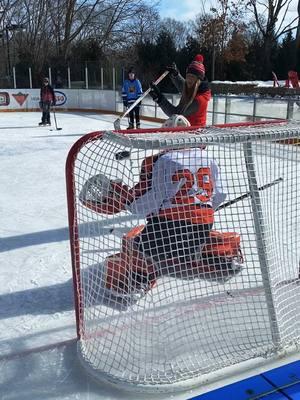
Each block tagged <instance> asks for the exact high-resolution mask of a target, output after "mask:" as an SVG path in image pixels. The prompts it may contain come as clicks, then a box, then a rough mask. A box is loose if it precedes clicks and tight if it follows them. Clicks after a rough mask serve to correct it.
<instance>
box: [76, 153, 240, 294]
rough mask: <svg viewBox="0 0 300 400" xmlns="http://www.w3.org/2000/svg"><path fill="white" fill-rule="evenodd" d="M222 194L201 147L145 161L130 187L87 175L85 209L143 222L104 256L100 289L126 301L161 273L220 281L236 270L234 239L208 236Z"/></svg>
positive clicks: (147, 287)
mask: <svg viewBox="0 0 300 400" xmlns="http://www.w3.org/2000/svg"><path fill="white" fill-rule="evenodd" d="M225 197H226V194H225V193H224V192H223V189H222V182H221V178H220V170H219V167H218V165H217V163H216V162H215V161H214V160H213V159H211V158H210V157H209V154H208V152H207V151H206V150H204V149H201V148H189V149H179V150H169V151H166V152H161V153H158V154H156V155H153V156H149V157H146V158H145V159H144V161H143V163H142V167H141V173H140V180H139V182H138V183H137V184H136V185H135V186H134V187H133V188H131V189H130V188H128V187H127V186H126V185H123V184H122V183H120V182H118V181H111V180H109V179H108V178H106V177H105V176H104V175H101V174H100V175H97V176H95V177H93V178H90V179H89V180H88V181H87V182H86V183H85V185H84V187H83V188H82V190H81V193H80V200H81V202H82V203H83V204H84V205H85V206H86V207H88V208H90V209H92V210H94V211H96V212H98V213H104V214H116V213H118V212H120V211H122V210H128V211H130V212H131V213H133V214H134V215H137V216H138V217H140V218H145V219H146V221H147V223H146V225H145V226H140V227H136V228H134V229H133V230H131V231H130V232H128V233H127V234H126V235H125V236H124V237H123V240H122V250H121V253H118V254H116V255H113V256H110V257H108V258H107V259H106V262H105V268H106V281H105V286H106V288H107V289H110V290H112V291H113V292H114V294H116V295H124V296H132V295H133V294H137V293H142V294H145V293H146V292H147V291H149V290H150V289H151V288H152V287H153V286H154V285H155V283H156V281H157V278H159V277H161V276H164V275H169V276H170V275H171V276H175V277H180V278H193V279H194V278H200V279H217V280H219V281H220V282H225V281H226V280H228V279H230V278H231V277H232V276H234V275H235V274H237V273H238V272H240V270H241V263H242V255H241V250H240V238H239V235H237V234H236V233H220V232H216V231H212V227H213V223H214V210H215V209H216V208H217V207H218V206H219V205H220V204H221V203H222V202H223V201H224V199H225Z"/></svg>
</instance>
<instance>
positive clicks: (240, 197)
mask: <svg viewBox="0 0 300 400" xmlns="http://www.w3.org/2000/svg"><path fill="white" fill-rule="evenodd" d="M282 181H283V178H281V177H280V178H277V179H275V180H274V181H272V182H270V183H266V184H265V185H262V186H260V187H259V188H258V190H259V191H261V190H265V189H267V188H269V187H271V186H274V185H276V184H277V183H279V182H282ZM250 196H251V192H250V191H249V192H246V193H244V194H241V195H240V196H238V197H236V198H235V199H232V200H229V201H227V202H226V203H223V204H221V205H220V206H219V207H218V208H217V209H216V211H219V210H222V209H223V208H226V207H229V206H231V205H232V204H235V203H237V202H238V201H241V200H244V199H246V198H247V197H250Z"/></svg>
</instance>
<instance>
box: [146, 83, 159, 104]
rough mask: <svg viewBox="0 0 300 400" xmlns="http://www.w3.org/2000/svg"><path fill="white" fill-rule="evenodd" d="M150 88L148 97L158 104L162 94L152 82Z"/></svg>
mask: <svg viewBox="0 0 300 400" xmlns="http://www.w3.org/2000/svg"><path fill="white" fill-rule="evenodd" d="M150 88H151V90H150V92H149V94H150V96H151V97H152V99H153V100H154V101H155V102H156V103H159V102H160V101H161V99H162V94H161V92H160V90H159V89H158V87H157V86H156V85H155V83H154V82H151V83H150Z"/></svg>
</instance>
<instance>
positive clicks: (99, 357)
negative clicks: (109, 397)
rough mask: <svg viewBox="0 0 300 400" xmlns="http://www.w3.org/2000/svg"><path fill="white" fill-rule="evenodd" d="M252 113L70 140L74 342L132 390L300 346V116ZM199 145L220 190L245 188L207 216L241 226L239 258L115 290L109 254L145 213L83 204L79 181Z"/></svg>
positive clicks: (198, 377)
mask: <svg viewBox="0 0 300 400" xmlns="http://www.w3.org/2000/svg"><path fill="white" fill-rule="evenodd" d="M248 125H249V126H248ZM248 125H247V126H246V125H242V126H234V127H232V126H231V127H226V126H224V127H211V128H206V129H202V130H196V129H195V130H193V129H191V128H181V129H178V128H173V129H172V128H167V129H166V128H164V129H153V130H140V131H138V130H137V131H135V133H132V131H131V132H130V133H128V132H119V133H116V132H110V131H108V132H94V133H91V134H88V135H85V136H84V137H82V138H80V140H78V141H77V142H76V143H75V144H74V145H73V147H72V149H71V150H70V153H69V155H68V159H67V165H66V175H67V193H68V212H69V225H70V241H71V253H72V264H73V281H74V293H75V303H76V317H77V333H78V353H79V355H80V359H81V361H82V363H83V365H84V366H85V368H87V369H88V371H89V372H90V373H91V374H92V375H93V376H94V377H96V378H97V379H99V380H105V381H108V382H110V383H111V384H116V385H117V386H118V387H120V388H125V389H129V390H139V391H169V390H170V391H173V390H175V389H178V390H181V389H186V388H190V387H194V386H197V385H200V384H202V383H203V384H204V383H208V382H213V381H214V380H216V379H218V378H219V377H220V376H225V377H226V376H229V375H233V374H235V373H237V372H241V371H244V370H247V369H251V368H253V367H257V366H261V367H262V366H263V365H267V364H268V362H270V361H271V360H276V359H279V358H280V357H283V356H284V355H285V354H290V353H292V352H295V351H297V350H298V349H299V347H298V346H299V344H300V280H299V260H300V243H299V242H300V230H299V226H300V202H299V195H300V147H298V146H297V145H294V144H293V143H295V142H298V143H299V138H300V125H299V124H296V123H279V124H275V123H273V124H258V125H253V126H252V125H251V124H248ZM203 145H205V146H206V151H207V153H208V154H209V156H210V157H211V158H213V159H214V160H216V161H217V163H218V165H219V167H220V171H221V176H222V185H223V189H224V191H225V192H226V193H227V199H226V200H232V199H235V198H238V197H239V196H241V195H243V194H246V195H245V196H244V197H243V199H242V200H240V201H236V202H233V204H231V205H229V206H228V207H225V208H222V209H221V210H219V211H216V213H215V222H214V227H213V229H215V230H217V231H221V232H236V233H238V234H239V235H240V239H241V249H242V253H243V263H242V267H243V268H242V269H241V271H240V272H239V273H238V274H236V275H234V276H232V277H231V279H229V280H227V281H225V282H222V281H221V282H220V281H219V280H214V279H203V278H202V277H197V276H196V277H192V278H188V279H185V278H182V279H180V278H178V277H174V276H172V275H171V274H170V275H169V276H168V275H164V276H163V277H160V278H158V279H157V282H156V284H155V285H154V286H153V287H152V288H151V289H150V290H148V292H147V293H145V294H144V295H140V296H137V295H131V294H128V295H120V296H119V295H118V294H116V293H114V292H111V291H110V290H109V289H107V285H106V282H107V281H106V278H107V277H106V273H107V270H106V268H105V265H106V264H105V260H106V259H107V257H109V256H112V255H114V254H116V253H118V252H120V249H121V242H122V237H123V235H125V234H126V233H127V232H129V231H130V230H131V229H132V228H134V227H137V226H139V225H142V224H144V223H145V220H144V219H141V218H138V217H137V216H136V215H134V214H131V213H130V212H129V211H126V210H124V211H121V212H119V213H117V214H114V215H113V214H112V215H105V214H102V213H97V212H95V211H93V210H91V209H89V208H87V207H85V206H84V205H83V204H82V202H81V201H80V196H81V193H82V188H83V187H84V185H85V183H86V182H87V181H88V180H89V179H90V178H91V177H93V176H95V175H98V174H102V175H105V176H106V177H107V178H108V179H110V180H115V179H118V180H121V181H122V183H123V184H126V185H128V186H129V187H132V186H134V185H135V184H136V183H137V182H138V181H139V176H140V168H141V164H142V161H143V160H144V158H145V157H146V156H149V155H152V154H157V153H158V152H162V151H166V150H176V149H182V148H185V149H188V148H195V147H201V146H203ZM120 154H121V155H127V157H119V156H120ZM118 155H119V156H118ZM278 178H279V179H278ZM268 184H269V185H268ZM264 185H266V187H264ZM174 240H176V238H174ZM183 268H184V266H183Z"/></svg>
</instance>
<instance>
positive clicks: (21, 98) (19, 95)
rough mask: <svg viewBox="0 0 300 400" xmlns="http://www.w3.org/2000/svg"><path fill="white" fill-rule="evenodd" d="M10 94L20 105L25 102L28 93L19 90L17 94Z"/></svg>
mask: <svg viewBox="0 0 300 400" xmlns="http://www.w3.org/2000/svg"><path fill="white" fill-rule="evenodd" d="M12 96H13V97H14V99H15V100H16V102H17V103H19V105H20V106H22V105H23V104H24V103H25V101H26V99H27V97H28V94H25V93H21V92H19V93H17V94H13V95H12Z"/></svg>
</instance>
